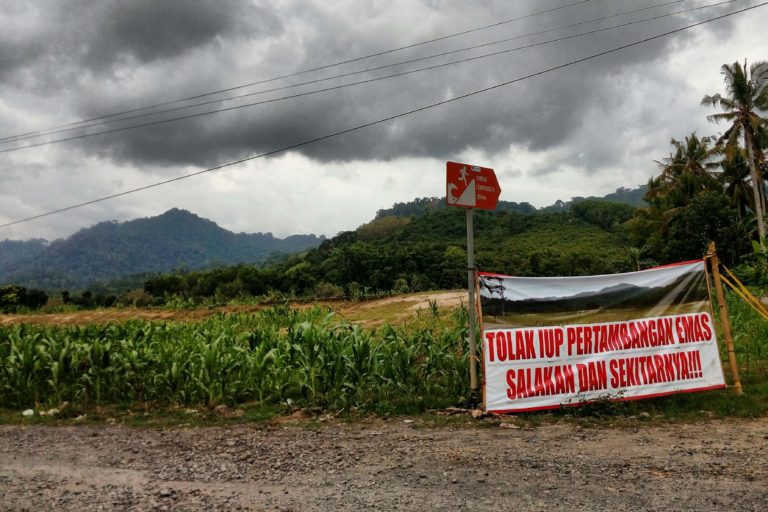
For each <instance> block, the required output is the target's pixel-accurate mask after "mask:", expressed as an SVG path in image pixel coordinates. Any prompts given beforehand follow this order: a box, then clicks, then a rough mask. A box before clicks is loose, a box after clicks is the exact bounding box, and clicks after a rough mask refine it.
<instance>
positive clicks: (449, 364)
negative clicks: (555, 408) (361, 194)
mask: <svg viewBox="0 0 768 512" xmlns="http://www.w3.org/2000/svg"><path fill="white" fill-rule="evenodd" d="M466 334H467V327H466V311H465V310H463V309H458V310H456V312H454V313H453V314H452V315H446V319H443V318H440V317H439V315H436V314H433V316H432V318H431V319H429V320H428V321H421V322H415V323H414V324H413V325H411V326H403V327H393V326H384V327H381V328H379V329H375V330H369V329H363V328H360V327H358V326H355V325H351V324H349V323H346V322H343V321H339V320H336V319H335V317H334V315H333V314H332V313H329V311H328V310H327V309H324V308H321V307H314V308H311V309H306V310H296V309H290V308H288V307H287V306H275V307H273V308H271V309H267V310H265V311H263V312H260V313H256V314H232V315H217V316H213V317H211V318H209V319H207V320H204V321H202V322H199V323H179V324H176V323H160V322H147V321H138V320H133V321H129V322H126V323H121V324H110V325H87V326H71V327H38V326H32V325H18V326H12V327H5V328H0V407H7V408H26V407H32V406H34V405H36V404H42V405H44V404H51V405H55V404H58V403H61V402H63V401H70V402H71V403H76V404H82V405H86V406H87V405H95V404H104V403H110V404H114V403H117V404H126V403H137V402H138V403H142V402H146V401H151V402H156V403H159V404H180V405H182V404H186V405H199V404H206V405H208V406H213V405H216V404H220V403H225V404H230V405H232V404H238V403H244V402H250V401H258V402H261V403H264V404H270V403H273V404H279V403H289V404H295V405H298V406H318V407H323V408H328V409H337V410H340V409H342V408H346V407H351V406H356V407H363V408H374V409H379V410H381V409H382V408H383V409H390V410H401V411H402V410H410V411H414V410H423V409H424V408H427V407H440V406H446V405H451V404H456V403H458V402H459V401H461V399H462V397H464V396H465V394H466V390H467V387H468V378H467V376H468V359H467V347H466V342H465V338H466Z"/></svg>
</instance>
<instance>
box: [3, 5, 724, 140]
mask: <svg viewBox="0 0 768 512" xmlns="http://www.w3.org/2000/svg"><path fill="white" fill-rule="evenodd" d="M685 1H688V0H673V1H668V2H665V3H661V4H656V5H651V6H647V7H642V8H639V9H632V10H629V11H624V12H620V13H617V14H611V15H608V16H601V17H599V18H594V19H591V20H586V21H580V22H577V23H570V24H567V25H562V26H560V27H554V28H550V29H546V30H540V31H538V32H529V33H527V34H521V35H517V36H514V37H508V38H505V39H500V40H497V41H492V42H488V43H483V44H477V45H473V46H468V47H465V48H460V49H458V50H451V51H446V52H441V53H436V54H432V55H427V56H424V57H418V58H414V59H409V60H405V61H400V62H395V63H392V64H386V65H382V66H376V67H371V68H366V69H362V70H357V71H352V72H349V73H342V74H339V75H334V76H330V77H326V78H318V79H315V80H308V81H304V82H299V83H296V84H291V85H284V86H280V87H273V88H270V89H262V90H260V91H255V92H249V93H245V94H238V95H235V96H229V97H226V98H218V99H214V100H207V101H203V102H198V103H193V104H190V105H182V106H178V107H172V108H166V109H161V110H155V111H152V112H145V113H141V114H134V115H130V116H125V117H120V118H118V119H106V120H96V121H95V122H91V123H89V124H81V125H80V126H71V127H68V128H65V127H61V128H51V129H48V130H42V131H39V132H35V133H33V134H31V135H27V136H21V135H19V136H17V137H8V138H6V139H0V144H2V143H8V142H20V141H24V140H27V139H33V138H37V137H42V136H45V135H55V134H58V133H66V132H70V131H74V130H82V129H85V128H93V127H96V126H103V125H107V124H112V123H117V122H122V121H130V120H133V119H141V118H145V117H150V116H156V115H159V114H167V113H171V112H178V111H180V110H186V109H191V108H195V107H202V106H205V105H211V104H214V103H221V102H224V101H232V100H236V99H242V98H246V97H250V96H257V95H261V94H266V93H269V92H277V91H282V90H286V89H295V88H297V87H302V86H305V85H311V84H316V83H321V82H327V81H330V80H336V79H339V78H346V77H350V76H355V75H360V74H364V73H370V72H372V71H380V70H383V69H388V68H393V67H397V66H402V65H405V64H413V63H415V62H421V61H425V60H430V59H435V58H438V57H445V56H448V55H454V54H457V53H462V52H466V51H470V50H476V49H479V48H486V47H489V46H495V45H498V44H503V43H507V42H510V41H514V40H517V39H522V38H525V37H531V36H536V35H541V34H546V33H549V32H556V31H558V30H564V29H567V28H573V27H577V26H581V25H587V24H590V23H595V22H598V21H605V20H608V19H612V18H618V17H621V16H626V15H627V14H634V13H638V12H642V11H647V10H651V9H657V8H659V7H666V6H669V5H672V4H679V3H682V2H685ZM736 1H739V0H728V1H726V2H721V3H719V4H714V5H707V6H704V7H696V8H693V9H688V10H684V11H680V12H676V13H669V14H668V15H669V16H672V15H676V14H682V13H686V12H690V11H695V10H698V9H702V8H707V7H714V6H716V5H722V4H725V3H731V2H736ZM651 19H656V18H651ZM82 123H86V121H83V122H82Z"/></svg>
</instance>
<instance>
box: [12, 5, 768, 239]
mask: <svg viewBox="0 0 768 512" xmlns="http://www.w3.org/2000/svg"><path fill="white" fill-rule="evenodd" d="M765 5H768V2H762V3H760V4H756V5H753V6H750V7H745V8H743V9H739V10H737V11H733V12H730V13H726V14H722V15H720V16H716V17H713V18H709V19H706V20H702V21H698V22H696V23H692V24H690V25H686V26H684V27H680V28H676V29H673V30H670V31H667V32H662V33H661V34H656V35H654V36H650V37H646V38H643V39H640V40H638V41H634V42H631V43H627V44H624V45H621V46H617V47H614V48H611V49H608V50H604V51H601V52H598V53H593V54H591V55H588V56H586V57H581V58H579V59H575V60H572V61H569V62H566V63H564V64H559V65H557V66H552V67H550V68H546V69H543V70H541V71H537V72H535V73H531V74H528V75H525V76H522V77H518V78H514V79H512V80H508V81H505V82H500V83H498V84H494V85H491V86H488V87H484V88H482V89H477V90H475V91H470V92H468V93H464V94H461V95H459V96H455V97H453V98H449V99H446V100H442V101H438V102H436V103H431V104H428V105H424V106H421V107H417V108H414V109H411V110H407V111H404V112H400V113H398V114H394V115H391V116H388V117H384V118H381V119H377V120H375V121H370V122H368V123H364V124H360V125H357V126H353V127H351V128H346V129H343V130H339V131H336V132H333V133H329V134H326V135H321V136H319V137H315V138H312V139H308V140H304V141H301V142H297V143H294V144H290V145H288V146H283V147H281V148H277V149H273V150H270V151H267V152H265V153H260V154H258V155H253V156H249V157H246V158H241V159H239V160H235V161H233V162H227V163H224V164H220V165H217V166H215V167H210V168H208V169H202V170H200V171H195V172H192V173H188V174H183V175H181V176H176V177H174V178H170V179H167V180H163V181H159V182H155V183H150V184H148V185H144V186H142V187H137V188H134V189H130V190H124V191H123V192H118V193H115V194H110V195H108V196H103V197H99V198H97V199H91V200H89V201H85V202H82V203H78V204H74V205H70V206H66V207H64V208H58V209H56V210H50V211H47V212H44V213H40V214H37V215H33V216H30V217H26V218H23V219H18V220H15V221H11V222H7V223H5V224H0V228H5V227H9V226H13V225H17V224H21V223H24V222H29V221H32V220H36V219H40V218H43V217H48V216H51V215H55V214H58V213H62V212H66V211H70V210H74V209H76V208H82V207H84V206H88V205H91V204H95V203H99V202H103V201H107V200H110V199H115V198H117V197H122V196H126V195H129V194H134V193H136V192H141V191H143V190H148V189H151V188H156V187H159V186H162V185H166V184H169V183H174V182H177V181H181V180H184V179H187V178H192V177H194V176H199V175H201V174H205V173H209V172H213V171H217V170H220V169H224V168H226V167H231V166H233V165H237V164H241V163H244V162H248V161H251V160H256V159H258V158H265V157H268V156H272V155H275V154H278V153H283V152H285V151H290V150H292V149H296V148H300V147H303V146H307V145H310V144H314V143H317V142H321V141H324V140H329V139H332V138H335V137H339V136H341V135H344V134H347V133H351V132H355V131H358V130H362V129H364V128H369V127H371V126H375V125H379V124H383V123H387V122H389V121H392V120H394V119H398V118H401V117H406V116H409V115H412V114H416V113H418V112H424V111H426V110H431V109H433V108H436V107H440V106H442V105H446V104H449V103H453V102H456V101H460V100H464V99H466V98H470V97H473V96H477V95H479V94H483V93H486V92H489V91H493V90H496V89H500V88H502V87H506V86H508V85H511V84H514V83H518V82H522V81H524V80H528V79H531V78H534V77H537V76H541V75H544V74H547V73H551V72H553V71H557V70H559V69H564V68H567V67H570V66H574V65H576V64H580V63H582V62H587V61H590V60H594V59H596V58H599V57H602V56H605V55H609V54H612V53H616V52H619V51H621V50H625V49H627V48H631V47H633V46H638V45H641V44H644V43H648V42H650V41H655V40H657V39H661V38H664V37H667V36H670V35H672V34H677V33H680V32H684V31H686V30H690V29H692V28H694V27H699V26H702V25H705V24H707V23H712V22H714V21H718V20H722V19H725V18H729V17H731V16H734V15H736V14H741V13H744V12H747V11H751V10H754V9H758V8H760V7H764V6H765Z"/></svg>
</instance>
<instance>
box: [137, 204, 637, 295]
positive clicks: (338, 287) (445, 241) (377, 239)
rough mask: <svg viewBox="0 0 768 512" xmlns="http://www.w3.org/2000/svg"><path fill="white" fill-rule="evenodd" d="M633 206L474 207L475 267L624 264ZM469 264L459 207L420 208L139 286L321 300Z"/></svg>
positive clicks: (462, 282)
mask: <svg viewBox="0 0 768 512" xmlns="http://www.w3.org/2000/svg"><path fill="white" fill-rule="evenodd" d="M417 201H420V202H421V204H422V205H423V203H424V200H417ZM403 206H406V207H408V206H409V205H408V204H407V203H404V204H403ZM413 206H414V205H410V207H413ZM401 210H402V208H401ZM633 211H634V209H633V208H632V207H630V206H627V205H622V204H613V203H608V202H604V201H583V202H581V203H579V205H577V206H575V207H574V208H573V211H571V212H568V213H565V212H563V213H533V214H524V213H518V212H516V211H495V212H484V211H477V212H476V215H475V243H476V256H477V264H478V267H479V268H480V269H481V270H485V271H490V272H498V273H509V274H515V275H539V276H556V275H586V274H602V273H613V272H617V271H621V270H628V269H629V268H628V265H627V263H626V261H625V260H626V258H625V252H624V248H623V246H624V244H625V243H626V242H625V240H624V238H623V235H622V233H623V229H622V224H623V223H624V222H626V221H627V220H628V219H629V218H630V217H631V215H632V213H633ZM466 267H467V255H466V221H465V215H464V211H463V210H461V209H456V208H426V209H424V211H423V212H422V213H421V214H419V215H415V214H414V215H412V216H397V215H385V216H378V217H377V218H376V219H374V220H373V221H371V222H369V223H367V224H364V225H363V226H360V227H359V228H358V229H356V230H355V231H348V232H344V233H340V234H338V235H337V236H335V237H333V238H331V239H328V240H325V241H324V242H323V243H322V244H320V246H319V247H317V248H315V249H312V250H309V251H307V252H306V253H304V254H301V255H297V256H291V257H288V258H286V259H284V260H282V261H278V262H276V263H273V264H272V265H269V266H267V267H264V268H255V267H251V266H239V267H233V268H228V269H217V270H213V271H208V272H191V273H184V274H178V273H177V274H173V275H165V276H158V277H155V278H151V279H149V280H148V281H147V283H146V285H145V290H146V291H148V292H149V293H151V294H153V295H155V296H162V295H172V294H178V295H184V296H188V297H202V296H211V295H216V296H218V297H233V296H236V295H238V294H242V293H246V294H253V295H260V294H264V293H267V292H268V291H269V290H276V291H280V292H283V293H289V294H295V295H310V296H321V297H322V296H338V295H343V294H349V295H355V294H357V293H364V292H366V291H368V292H375V291H389V290H397V291H422V290H429V289H453V288H459V287H463V286H466V278H467V274H466Z"/></svg>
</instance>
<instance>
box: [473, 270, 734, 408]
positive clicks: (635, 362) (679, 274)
mask: <svg viewBox="0 0 768 512" xmlns="http://www.w3.org/2000/svg"><path fill="white" fill-rule="evenodd" d="M703 272H704V268H703V263H702V262H698V263H694V264H688V265H680V266H675V267H671V268H666V269H657V270H649V271H644V272H633V273H632V274H617V275H615V276H596V278H595V279H594V280H592V281H590V280H589V278H562V279H563V280H565V281H566V282H565V283H564V287H563V288H560V290H567V292H565V293H563V292H559V291H558V286H557V282H556V281H555V280H554V279H552V278H547V281H546V283H545V284H546V286H544V287H542V289H543V290H544V292H543V293H545V294H546V295H544V296H541V295H539V296H536V293H535V290H536V287H535V286H534V284H535V281H536V279H535V278H509V277H507V276H498V275H490V274H485V275H483V276H482V277H481V296H482V297H483V300H484V302H483V308H484V314H483V317H484V321H485V320H490V322H489V324H488V325H489V326H490V327H491V328H486V329H484V331H483V340H482V343H483V360H484V361H483V362H484V365H483V375H484V390H485V408H486V410H487V411H490V412H497V413H503V412H522V411H531V410H539V409H549V408H556V407H560V406H562V405H576V404H580V403H585V402H590V401H595V400H622V399H637V398H649V397H655V396H662V395H667V394H671V393H679V392H686V391H700V390H707V389H714V388H721V387H724V385H725V381H724V378H723V371H722V365H721V363H720V356H719V350H718V346H717V340H716V333H715V327H714V322H713V319H712V315H711V314H710V311H709V309H708V306H709V302H708V296H707V297H704V298H706V299H707V300H702V298H703V297H702V293H703V294H705V295H706V283H705V282H699V280H698V279H697V278H696V274H698V273H701V275H702V277H703ZM664 275H666V276H667V278H666V279H665V278H664ZM646 278H647V279H646ZM482 279H486V280H487V281H485V282H483V281H482ZM517 279H523V280H524V281H525V284H526V286H525V287H520V288H523V289H525V297H524V298H522V299H520V298H518V297H517V296H515V293H514V291H512V290H510V288H513V287H515V285H516V282H515V280H517ZM569 279H579V280H580V281H581V283H579V284H578V285H576V284H575V283H574V282H573V281H569ZM616 282H621V283H624V284H626V283H632V286H633V288H632V289H631V290H630V291H631V293H630V296H629V298H627V297H628V296H627V294H626V293H624V292H623V291H622V292H621V293H620V295H621V297H620V298H619V299H617V290H626V289H628V288H627V287H626V286H625V287H622V285H617V284H616ZM585 283H589V285H588V286H585ZM595 283H597V285H596V284H595ZM681 283H683V285H684V286H683V285H681ZM702 284H703V286H704V291H703V292H702V291H701V290H699V291H696V289H695V288H697V287H699V286H700V285H702ZM520 288H518V289H520ZM587 288H589V289H591V291H588V292H585V289H587ZM667 288H668V289H669V290H672V291H671V292H667ZM500 290H501V292H500ZM505 292H506V294H505ZM499 293H501V300H502V302H501V303H500V302H499V297H498V294H499ZM494 295H496V296H494ZM508 297H513V298H512V299H511V300H510V299H509V298H508ZM574 297H576V299H575V300H574ZM606 297H608V299H606ZM660 297H661V298H662V299H660ZM670 297H672V298H671V299H670ZM681 297H682V298H683V299H681ZM489 300H493V301H494V302H493V303H489ZM615 300H619V302H618V303H614V304H610V302H611V301H615ZM606 301H607V302H606ZM644 301H651V302H653V306H652V307H648V304H646V303H645V302H644ZM519 302H522V303H523V304H522V306H521V307H519V308H518V307H516V306H518V305H519V304H516V303H519ZM578 304H592V306H594V307H593V309H589V310H586V309H583V310H578V309H575V308H577V307H579V306H578ZM598 304H599V306H596V305H598ZM616 304H619V305H618V306H617V305H616ZM553 305H554V306H553ZM486 306H488V309H491V310H493V311H494V313H495V314H494V315H489V317H488V318H486V316H485V308H486ZM494 308H495V309H494ZM553 308H554V309H553ZM518 310H519V311H518ZM644 310H645V311H663V312H665V313H670V312H678V314H667V315H663V316H645V315H643V311H644ZM601 317H603V318H609V319H612V320H614V321H609V322H600V321H594V320H600V318H601ZM618 317H629V319H623V318H622V319H621V320H620V321H615V319H617V318H618ZM547 318H556V319H558V320H560V321H561V322H562V323H561V324H560V325H546V323H547V322H546V319H547ZM580 318H581V319H589V320H592V321H590V322H587V323H577V322H575V321H574V320H575V319H580ZM525 323H529V324H533V325H520V324H525ZM514 324H518V325H514ZM542 324H544V325H542Z"/></svg>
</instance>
